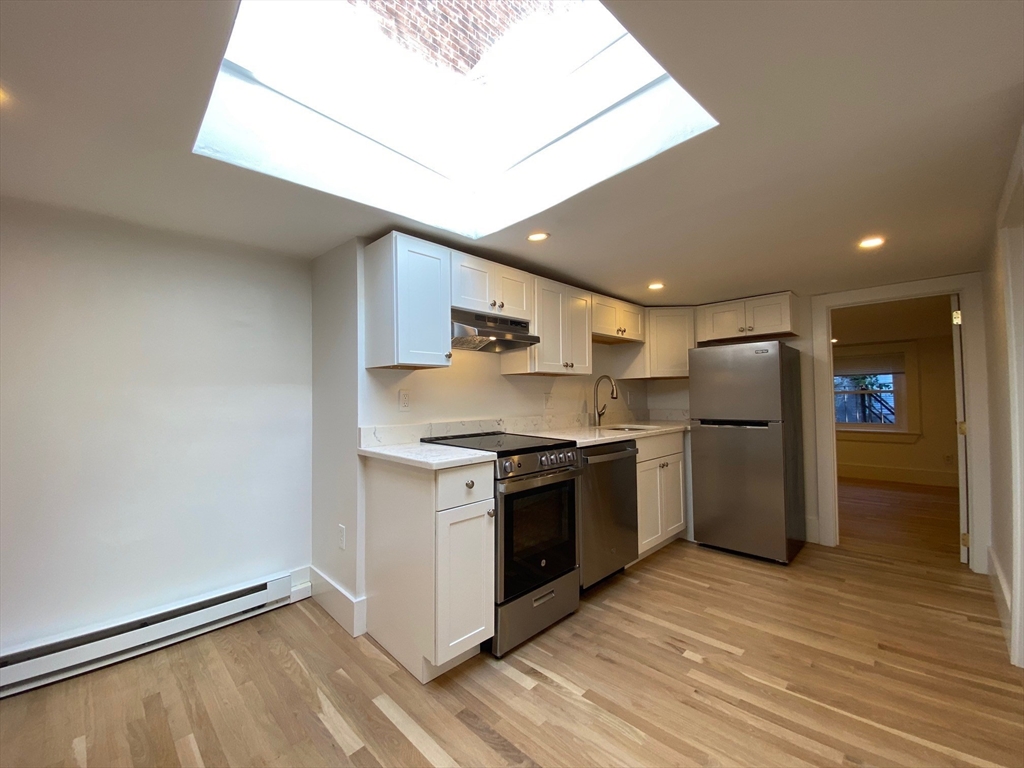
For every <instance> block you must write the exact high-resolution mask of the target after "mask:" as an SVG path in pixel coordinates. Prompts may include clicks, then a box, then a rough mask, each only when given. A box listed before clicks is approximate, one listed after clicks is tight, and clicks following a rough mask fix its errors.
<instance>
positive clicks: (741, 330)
mask: <svg viewBox="0 0 1024 768" xmlns="http://www.w3.org/2000/svg"><path fill="white" fill-rule="evenodd" d="M736 330H737V331H739V332H740V333H743V326H742V325H741V326H740V327H739V328H737V329H736Z"/></svg>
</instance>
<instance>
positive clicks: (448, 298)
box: [395, 235, 452, 367]
mask: <svg viewBox="0 0 1024 768" xmlns="http://www.w3.org/2000/svg"><path fill="white" fill-rule="evenodd" d="M395 247H396V253H395V272H396V283H397V285H396V290H395V302H396V306H395V312H396V314H397V320H396V323H395V334H396V336H397V338H396V345H395V348H396V351H397V353H398V354H397V358H398V359H397V360H396V361H395V363H396V365H432V366H438V367H441V366H447V365H450V364H451V349H452V271H451V251H450V250H448V249H447V248H444V247H442V246H440V245H434V244H433V243H428V242H425V241H423V240H419V239H417V238H415V237H408V236H407V235H398V236H397V238H396V243H395Z"/></svg>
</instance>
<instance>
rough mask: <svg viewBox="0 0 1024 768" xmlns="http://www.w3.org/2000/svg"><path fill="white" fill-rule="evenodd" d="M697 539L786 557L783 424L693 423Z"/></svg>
mask: <svg viewBox="0 0 1024 768" xmlns="http://www.w3.org/2000/svg"><path fill="white" fill-rule="evenodd" d="M690 447H691V454H692V462H693V478H692V483H693V537H694V539H695V540H696V541H698V542H700V543H701V544H710V545H712V546H715V547H722V548H723V549H731V550H733V551H735V552H744V553H746V554H749V555H758V556H759V557H767V558H770V559H772V560H780V561H787V559H788V558H787V554H786V488H785V471H784V470H785V461H784V454H783V426H782V424H780V423H778V422H775V423H770V424H767V425H765V426H756V427H754V426H707V425H703V424H700V425H694V427H693V431H692V433H691V436H690Z"/></svg>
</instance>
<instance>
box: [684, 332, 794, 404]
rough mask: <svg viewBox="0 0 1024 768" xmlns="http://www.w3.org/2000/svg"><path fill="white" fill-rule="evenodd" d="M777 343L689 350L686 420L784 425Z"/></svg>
mask: <svg viewBox="0 0 1024 768" xmlns="http://www.w3.org/2000/svg"><path fill="white" fill-rule="evenodd" d="M780 346H781V344H780V342H778V341H754V342H747V343H745V344H727V345H723V346H718V347H698V348H697V349H691V350H690V418H692V419H719V420H728V421H781V420H782V365H781V361H780V359H779V358H780V354H781V350H780Z"/></svg>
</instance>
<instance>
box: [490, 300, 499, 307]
mask: <svg viewBox="0 0 1024 768" xmlns="http://www.w3.org/2000/svg"><path fill="white" fill-rule="evenodd" d="M491 306H492V307H496V306H498V302H496V301H495V300H494V299H491Z"/></svg>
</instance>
